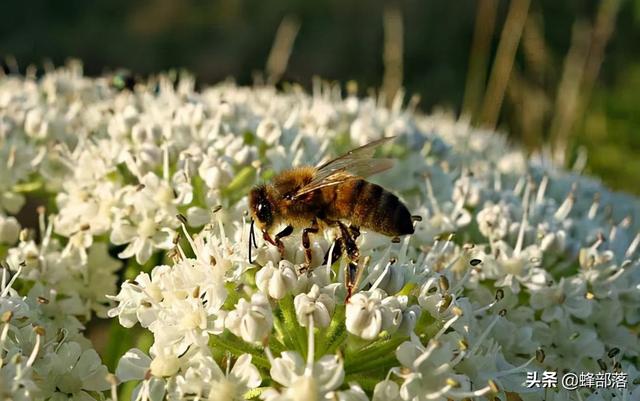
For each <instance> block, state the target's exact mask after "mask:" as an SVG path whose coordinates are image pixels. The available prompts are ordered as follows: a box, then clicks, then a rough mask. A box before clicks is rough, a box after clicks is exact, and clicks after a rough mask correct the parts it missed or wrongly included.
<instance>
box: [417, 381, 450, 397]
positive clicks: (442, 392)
mask: <svg viewBox="0 0 640 401" xmlns="http://www.w3.org/2000/svg"><path fill="white" fill-rule="evenodd" d="M452 388H453V386H452V385H450V384H447V385H446V386H444V387H443V388H442V389H440V390H438V391H434V392H433V393H427V394H425V396H424V398H426V399H427V400H437V399H439V398H441V397H442V396H443V395H445V394H446V393H448V392H449V390H451V389H452Z"/></svg>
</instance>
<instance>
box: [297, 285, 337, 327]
mask: <svg viewBox="0 0 640 401" xmlns="http://www.w3.org/2000/svg"><path fill="white" fill-rule="evenodd" d="M294 305H295V309H296V317H297V318H298V322H299V323H300V325H301V326H302V327H307V326H308V325H309V316H310V315H313V322H314V325H315V326H316V327H322V328H326V327H329V323H331V315H332V314H333V310H334V308H335V302H334V300H333V299H332V298H331V297H330V296H329V295H327V294H321V293H320V287H318V286H317V285H315V284H314V285H313V286H312V287H311V290H310V291H309V292H308V293H307V294H298V295H297V296H296V298H295V299H294Z"/></svg>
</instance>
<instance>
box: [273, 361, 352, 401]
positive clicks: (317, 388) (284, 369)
mask: <svg viewBox="0 0 640 401" xmlns="http://www.w3.org/2000/svg"><path fill="white" fill-rule="evenodd" d="M305 366H306V365H305V362H304V360H303V359H302V357H301V356H300V354H298V353H297V352H292V351H285V352H283V353H282V355H281V356H280V357H279V358H276V359H275V360H274V361H273V362H272V364H271V370H270V373H271V377H272V379H273V380H275V381H276V382H278V383H279V384H280V385H282V386H283V389H282V390H281V391H280V392H277V391H275V390H271V391H265V392H264V393H263V394H262V399H263V400H266V401H294V400H327V401H329V400H331V399H333V397H332V392H333V391H334V390H336V389H337V388H338V387H339V386H340V385H341V384H342V381H343V380H344V370H343V368H342V360H341V359H340V358H339V357H338V356H336V355H325V356H323V357H322V358H320V359H319V360H318V361H317V362H315V363H314V364H313V366H312V367H311V368H310V369H309V368H308V367H307V368H306V367H305Z"/></svg>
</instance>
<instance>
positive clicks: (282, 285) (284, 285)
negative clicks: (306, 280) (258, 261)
mask: <svg viewBox="0 0 640 401" xmlns="http://www.w3.org/2000/svg"><path fill="white" fill-rule="evenodd" d="M256 285H257V286H258V288H259V289H260V291H262V292H263V293H264V294H266V295H268V296H270V297H271V298H274V299H282V298H284V296H285V295H286V294H287V292H290V291H291V292H295V291H296V289H297V287H298V274H297V273H296V272H295V268H294V266H293V264H292V263H291V262H288V261H284V260H281V261H280V262H279V263H278V267H277V268H276V267H275V266H274V265H273V262H272V261H269V262H267V264H266V265H265V266H264V267H263V268H262V269H260V270H259V271H258V273H256Z"/></svg>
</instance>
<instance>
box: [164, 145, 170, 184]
mask: <svg viewBox="0 0 640 401" xmlns="http://www.w3.org/2000/svg"><path fill="white" fill-rule="evenodd" d="M162 178H163V179H164V180H165V182H167V183H168V182H169V145H168V144H167V143H166V142H165V143H164V144H163V145H162Z"/></svg>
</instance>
